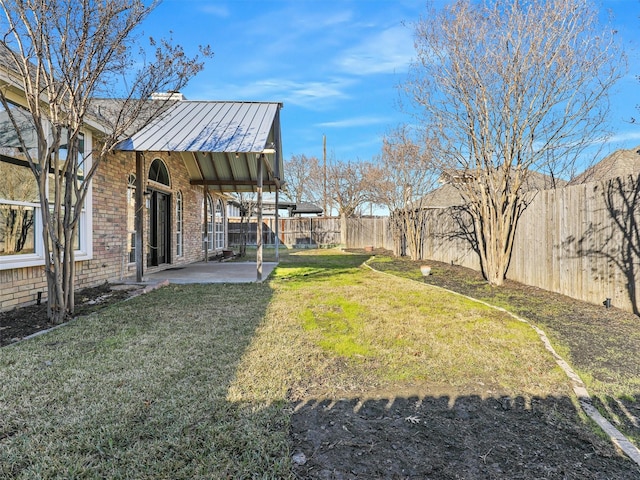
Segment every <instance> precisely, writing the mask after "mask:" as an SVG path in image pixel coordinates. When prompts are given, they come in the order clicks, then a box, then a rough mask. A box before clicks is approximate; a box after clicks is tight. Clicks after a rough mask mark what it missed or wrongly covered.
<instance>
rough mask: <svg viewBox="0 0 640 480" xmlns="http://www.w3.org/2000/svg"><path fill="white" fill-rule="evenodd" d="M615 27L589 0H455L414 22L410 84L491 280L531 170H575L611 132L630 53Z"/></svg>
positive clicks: (503, 263) (506, 257)
mask: <svg viewBox="0 0 640 480" xmlns="http://www.w3.org/2000/svg"><path fill="white" fill-rule="evenodd" d="M614 34H615V31H613V30H611V29H610V28H609V27H604V26H601V25H600V24H599V23H598V18H597V11H595V9H594V8H593V6H592V4H591V2H590V1H589V0H527V1H524V0H518V1H513V0H486V1H485V2H472V1H471V0H459V1H457V2H455V3H454V4H452V5H450V6H447V7H445V8H444V9H443V10H441V11H439V12H435V11H433V12H429V14H428V15H427V16H425V17H424V18H423V19H422V20H420V21H419V22H418V23H417V24H416V30H415V45H416V49H417V54H418V61H417V62H416V64H415V65H414V67H413V69H412V74H411V75H410V77H409V79H408V80H407V82H406V84H405V87H406V91H407V92H408V94H409V96H410V98H411V99H412V101H413V103H414V105H417V106H419V107H421V112H422V113H423V114H424V116H423V121H424V122H425V124H426V125H428V126H429V128H432V129H434V130H435V131H436V133H437V135H438V142H437V144H436V145H438V146H439V148H438V150H437V151H435V152H434V157H435V158H437V159H438V160H439V161H440V162H441V165H440V168H441V170H443V171H446V172H448V174H449V176H450V178H454V179H458V181H456V182H454V185H456V186H457V188H459V189H460V192H461V194H462V195H463V197H464V198H465V199H466V201H467V202H468V206H469V211H470V213H471V215H472V218H473V223H474V231H475V236H476V237H477V245H478V251H479V254H480V260H481V264H482V269H483V274H484V275H485V277H486V278H487V280H488V281H489V282H490V283H491V284H494V285H501V284H502V283H503V281H504V278H505V275H506V271H507V268H508V265H509V261H510V258H511V252H512V245H513V238H514V235H515V231H516V226H517V222H518V219H519V218H520V215H521V213H522V211H523V210H524V209H525V208H526V206H527V204H528V202H529V201H530V199H531V195H528V196H527V195H524V194H523V192H524V190H525V188H529V189H531V188H533V189H535V188H536V186H535V182H532V181H530V180H531V177H532V175H533V174H538V175H539V174H541V173H542V174H546V175H548V176H550V177H551V178H558V177H562V176H566V175H569V174H570V173H571V172H572V171H573V169H574V168H575V165H576V161H577V159H579V158H580V156H581V155H583V154H584V153H585V151H586V150H587V149H588V148H589V147H591V146H593V145H594V144H595V143H599V142H602V141H603V139H604V138H605V133H606V132H604V127H605V120H606V115H607V113H608V101H607V94H608V92H609V90H610V88H611V86H612V85H613V84H614V82H615V81H616V80H617V79H619V78H620V76H621V70H622V68H621V67H622V66H623V65H624V58H623V56H622V54H621V53H620V49H619V47H618V45H617V42H616V41H615V37H614ZM527 185H528V186H527Z"/></svg>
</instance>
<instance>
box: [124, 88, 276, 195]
mask: <svg viewBox="0 0 640 480" xmlns="http://www.w3.org/2000/svg"><path fill="white" fill-rule="evenodd" d="M281 108H282V104H281V103H275V102H274V103H269V102H213V101H188V100H185V101H176V102H175V103H174V104H172V105H171V106H169V107H168V108H167V110H166V111H164V112H163V113H161V114H160V115H159V116H158V117H157V118H155V119H153V120H152V121H151V122H149V123H148V124H147V125H146V126H144V127H142V128H141V129H140V130H139V131H138V132H137V133H135V134H133V135H132V136H131V137H130V138H128V139H126V140H124V141H122V142H120V143H119V144H118V145H117V147H116V150H121V151H140V152H171V153H174V152H175V153H178V154H179V155H181V157H182V159H183V161H184V163H185V166H186V167H187V170H188V172H189V177H190V179H191V184H192V185H206V186H207V187H208V188H209V189H210V190H214V191H218V192H251V191H256V189H257V183H258V174H257V163H258V159H257V157H256V155H262V156H263V158H264V167H265V168H263V175H262V182H263V188H264V189H265V191H275V188H276V187H277V186H278V185H279V184H280V183H281V179H282V178H283V177H284V165H283V160H282V145H281V144H282V141H281V135H280V109H281Z"/></svg>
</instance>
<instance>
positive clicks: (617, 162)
mask: <svg viewBox="0 0 640 480" xmlns="http://www.w3.org/2000/svg"><path fill="white" fill-rule="evenodd" d="M638 172H640V146H638V147H636V148H631V149H629V150H616V151H615V152H613V153H611V154H610V155H607V156H606V157H605V158H604V159H602V160H601V161H600V162H598V163H596V164H595V165H592V166H591V167H589V168H587V169H586V170H585V171H584V172H583V173H581V174H580V175H578V176H577V177H576V178H574V179H573V180H571V182H569V183H570V184H571V185H578V184H581V183H587V182H601V181H604V180H609V179H611V178H617V177H624V176H626V175H632V174H634V175H636V174H638Z"/></svg>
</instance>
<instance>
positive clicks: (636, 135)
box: [608, 125, 640, 143]
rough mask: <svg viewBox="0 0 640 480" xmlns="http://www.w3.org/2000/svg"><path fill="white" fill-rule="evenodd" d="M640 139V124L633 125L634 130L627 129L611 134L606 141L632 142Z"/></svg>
mask: <svg viewBox="0 0 640 480" xmlns="http://www.w3.org/2000/svg"><path fill="white" fill-rule="evenodd" d="M636 140H638V141H640V125H638V126H635V130H627V131H626V132H620V133H618V134H616V135H613V136H612V137H611V138H609V139H608V142H611V143H618V142H632V141H636Z"/></svg>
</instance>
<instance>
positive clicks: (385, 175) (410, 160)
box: [372, 125, 438, 260]
mask: <svg viewBox="0 0 640 480" xmlns="http://www.w3.org/2000/svg"><path fill="white" fill-rule="evenodd" d="M432 141H433V139H430V138H428V137H426V138H424V139H422V140H421V139H419V138H416V132H412V131H411V129H410V127H409V126H407V125H401V126H399V127H397V128H396V129H394V130H393V131H391V132H390V133H388V134H387V135H385V137H384V138H383V140H382V155H381V156H380V160H379V162H378V163H377V165H376V166H375V167H373V168H374V170H375V171H374V172H372V173H373V174H372V186H373V192H372V200H373V201H374V202H375V203H377V204H379V205H384V206H385V207H387V209H388V210H389V214H390V220H391V229H392V234H393V238H394V245H395V250H396V251H395V253H396V254H398V255H406V254H408V255H409V256H410V257H411V258H412V259H414V260H419V259H421V258H422V255H423V252H422V244H423V242H422V238H423V235H424V232H425V226H426V219H427V215H426V206H427V196H426V195H427V194H428V193H429V192H431V191H432V190H433V189H434V188H435V187H436V186H437V185H438V182H437V181H438V170H437V168H435V167H436V166H435V163H434V161H433V158H432V151H433V145H432Z"/></svg>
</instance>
